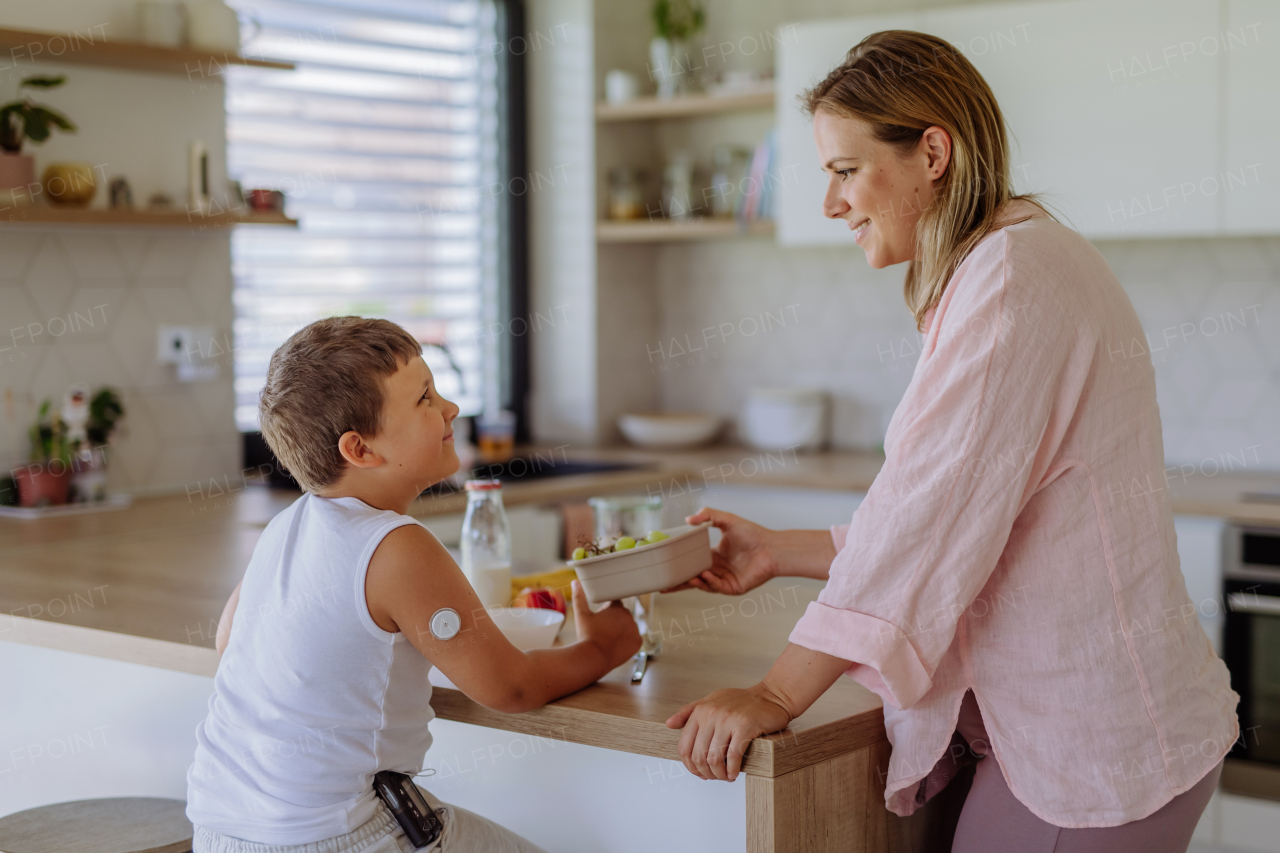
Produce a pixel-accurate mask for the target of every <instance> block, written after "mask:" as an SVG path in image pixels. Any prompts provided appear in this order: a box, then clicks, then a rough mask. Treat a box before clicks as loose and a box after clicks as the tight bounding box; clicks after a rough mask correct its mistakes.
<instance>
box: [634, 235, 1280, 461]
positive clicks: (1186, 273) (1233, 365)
mask: <svg viewBox="0 0 1280 853" xmlns="http://www.w3.org/2000/svg"><path fill="white" fill-rule="evenodd" d="M1095 245H1096V246H1097V248H1098V249H1099V251H1100V252H1101V253H1102V254H1103V256H1104V257H1105V258H1106V260H1107V262H1108V263H1109V264H1110V265H1111V267H1112V269H1113V270H1114V271H1115V273H1116V277H1117V278H1118V279H1119V280H1120V282H1121V284H1122V285H1123V286H1124V287H1125V290H1126V291H1127V292H1128V294H1129V296H1130V298H1131V299H1132V300H1133V303H1134V307H1135V309H1136V310H1137V313H1138V317H1139V319H1140V320H1141V322H1142V326H1143V330H1144V332H1145V334H1146V341H1145V342H1142V343H1141V344H1140V348H1141V349H1143V350H1145V351H1146V352H1147V353H1149V355H1150V357H1151V359H1152V362H1153V365H1154V368H1155V373H1156V388H1157V397H1158V400H1159V403H1160V413H1161V418H1162V422H1163V426H1164V442H1165V455H1166V458H1167V459H1168V460H1169V462H1170V463H1171V464H1184V463H1189V464H1193V465H1195V466H1197V467H1198V468H1202V469H1203V470H1205V471H1206V473H1210V472H1212V471H1213V469H1214V466H1216V465H1222V466H1224V467H1226V466H1231V467H1234V468H1236V469H1237V470H1238V469H1239V467H1240V463H1241V460H1246V461H1247V467H1249V468H1251V469H1257V468H1261V469H1268V470H1280V238H1214V239H1209V238H1205V239H1194V240H1190V239H1188V240H1125V241H1118V240H1117V241H1099V242H1097V243H1095ZM660 251H661V252H662V253H663V257H662V260H661V262H660V268H661V269H662V271H663V276H662V283H661V290H660V293H661V302H660V304H661V319H660V321H659V324H660V328H659V330H658V333H657V334H656V335H655V337H654V341H653V342H651V344H650V346H649V350H650V354H648V355H646V353H644V352H640V353H638V354H637V356H636V358H637V359H644V358H648V360H649V362H650V364H649V366H650V368H651V370H652V371H653V372H654V373H655V375H656V376H657V377H658V390H659V400H660V405H661V406H662V407H663V408H665V409H668V410H673V411H703V410H709V411H714V412H718V413H720V414H723V415H725V416H726V417H730V418H736V417H737V415H738V413H739V412H740V411H741V409H742V405H743V402H744V401H745V399H746V396H747V392H748V390H749V389H750V388H752V387H758V386H778V385H781V386H789V387H795V386H800V385H803V386H809V387H816V388H821V389H823V390H826V391H828V392H829V393H830V394H831V395H832V397H833V398H834V417H833V423H832V432H833V436H832V437H833V443H834V444H835V445H836V446H837V447H853V448H871V447H875V446H876V445H877V444H878V443H879V442H881V441H882V440H883V438H884V431H885V428H886V427H887V426H888V423H889V418H890V416H891V415H892V414H893V410H894V407H896V406H897V404H898V401H899V400H900V399H901V398H902V394H903V391H904V390H905V389H906V387H907V383H908V382H909V381H910V379H911V373H912V371H913V370H914V368H915V363H916V360H917V358H918V357H919V343H920V336H919V334H918V333H917V332H916V331H915V327H914V324H913V323H912V320H911V316H910V314H908V313H907V310H906V307H905V306H904V304H903V301H902V276H903V274H904V272H905V268H904V267H902V266H898V267H890V268H888V269H883V270H873V269H871V268H869V267H868V266H867V263H866V260H865V258H864V257H863V255H862V253H861V251H859V250H857V249H856V248H855V249H846V248H819V249H787V248H782V247H779V246H777V245H775V244H773V243H770V242H768V241H762V240H749V241H736V242H733V241H724V242H720V243H715V244H705V245H689V246H675V245H673V246H668V247H664V248H663V249H661V250H660ZM783 306H794V308H788V311H789V312H793V313H792V314H789V315H788V316H794V318H795V320H794V322H790V323H788V324H786V325H785V326H784V325H782V324H774V327H773V328H772V329H771V330H768V331H761V332H759V333H757V334H754V335H752V336H750V337H748V336H746V335H744V334H742V333H741V332H744V331H750V330H751V327H752V324H751V323H750V322H749V319H750V318H752V317H757V318H758V317H760V316H761V313H762V312H767V311H772V312H773V313H774V314H775V315H776V314H777V313H778V312H779V310H780V309H781V308H782V307H783ZM744 321H747V322H745V327H744ZM722 324H725V325H724V328H726V329H727V328H729V327H730V326H732V327H733V328H735V329H736V330H737V331H738V333H737V334H733V335H729V336H728V337H726V338H722V337H720V336H718V335H716V334H715V333H714V332H712V333H711V340H710V342H706V343H703V346H704V348H705V349H704V352H702V353H698V354H697V355H698V357H689V356H684V355H680V354H677V355H675V356H673V355H671V346H670V341H671V340H672V339H675V340H677V341H684V340H685V338H686V336H688V337H689V339H691V340H693V341H694V342H695V343H698V342H699V340H700V335H701V334H702V330H703V329H708V328H710V329H716V328H719V327H720V326H721V325H722ZM659 342H661V344H662V345H661V346H659ZM652 353H657V354H656V355H653V354H652ZM708 353H709V354H713V355H715V356H716V357H715V358H714V359H712V358H708V357H706V356H707V354H708ZM1115 357H1117V358H1124V357H1133V354H1132V353H1130V354H1127V355H1126V354H1120V353H1117V354H1116V356H1115Z"/></svg>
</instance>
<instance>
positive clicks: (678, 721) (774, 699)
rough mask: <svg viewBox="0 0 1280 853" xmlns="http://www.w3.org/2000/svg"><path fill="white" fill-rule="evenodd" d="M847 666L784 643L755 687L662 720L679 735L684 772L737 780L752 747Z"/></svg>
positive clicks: (713, 697) (715, 696)
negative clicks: (680, 730) (743, 761)
mask: <svg viewBox="0 0 1280 853" xmlns="http://www.w3.org/2000/svg"><path fill="white" fill-rule="evenodd" d="M849 666H850V663H849V661H847V660H841V659H840V658H837V657H833V656H832V655H828V654H825V653H823V652H815V651H814V650H812V649H806V648H805V647H804V646H797V645H795V644H794V643H788V644H787V647H786V648H785V649H783V651H782V654H781V655H780V656H779V657H778V659H777V660H776V661H774V664H773V667H772V668H771V669H770V670H769V674H768V675H766V676H765V677H764V680H763V681H761V682H760V683H759V684H757V685H755V686H754V687H748V688H747V689H746V690H732V689H726V690H717V691H715V692H714V693H711V694H709V695H708V696H706V698H703V699H699V700H698V701H697V702H690V703H689V704H688V705H685V706H684V707H683V708H681V709H680V710H679V711H677V712H676V713H674V714H672V715H671V717H670V719H668V720H667V728H670V729H680V728H683V729H684V733H683V734H681V735H680V759H681V760H682V761H683V762H684V766H685V767H686V768H688V770H689V772H690V773H692V774H693V775H695V776H697V777H698V778H699V779H721V780H723V781H725V782H732V781H733V780H734V779H737V778H738V772H739V771H740V770H741V769H742V757H743V755H744V754H745V753H746V751H747V747H749V746H750V745H751V741H753V740H755V739H756V738H757V737H759V736H760V735H763V734H769V733H770V732H778V731H782V730H783V729H784V728H786V727H787V725H788V724H790V722H791V721H792V720H794V719H795V718H796V717H798V716H800V715H801V714H803V713H804V712H805V711H807V710H808V709H809V706H810V705H812V704H813V703H814V702H816V701H817V700H818V697H819V696H821V695H822V694H823V693H826V692H827V689H828V688H830V687H831V685H832V684H835V682H836V679H837V678H839V677H840V676H841V675H842V674H844V672H845V671H846V670H848V669H849Z"/></svg>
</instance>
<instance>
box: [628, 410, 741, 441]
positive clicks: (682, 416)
mask: <svg viewBox="0 0 1280 853" xmlns="http://www.w3.org/2000/svg"><path fill="white" fill-rule="evenodd" d="M723 423H724V421H723V419H722V418H721V417H720V416H719V415H711V414H705V413H701V412H687V413H680V412H654V413H651V414H628V415H620V416H619V417H618V429H620V430H622V434H623V436H625V437H626V439H627V441H629V442H631V443H632V444H634V445H636V446H637V447H649V448H653V449H655V450H680V449H683V448H688V447H699V446H701V445H703V444H706V443H707V442H709V441H711V440H712V439H713V438H715V437H716V434H717V433H719V432H720V427H721V425H722V424H723Z"/></svg>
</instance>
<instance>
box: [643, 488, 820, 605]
mask: <svg viewBox="0 0 1280 853" xmlns="http://www.w3.org/2000/svg"><path fill="white" fill-rule="evenodd" d="M705 521H710V522H711V523H712V524H713V525H714V526H715V527H716V528H717V529H719V531H720V533H721V536H720V544H718V545H717V546H716V548H715V550H713V551H712V552H711V568H709V569H707V570H706V571H704V572H703V573H702V574H700V575H698V576H697V577H696V578H693V579H692V580H690V581H688V582H686V583H682V584H680V585H679V586H676V587H672V588H671V589H669V590H666V591H667V592H677V591H679V590H682V589H701V590H705V591H707V592H719V593H722V594H724V595H742V594H743V593H746V592H750V591H751V590H753V589H755V588H756V587H758V586H760V584H762V583H764V582H765V581H768V580H770V579H771V578H775V577H783V576H786V577H810V578H818V579H819V580H826V579H827V571H828V569H829V568H830V567H831V561H832V560H834V559H835V556H836V549H835V544H834V543H833V542H832V541H831V534H830V532H828V531H826V530H770V529H768V528H767V527H761V526H760V525H759V524H756V523H755V522H752V521H747V520H746V519H745V518H742V517H740V516H737V515H734V514H733V513H730V512H722V511H720V510H718V509H711V508H710V507H705V508H703V509H701V510H699V511H698V512H697V513H696V514H695V515H691V516H689V517H688V518H686V519H685V523H687V524H702V523H703V522H705Z"/></svg>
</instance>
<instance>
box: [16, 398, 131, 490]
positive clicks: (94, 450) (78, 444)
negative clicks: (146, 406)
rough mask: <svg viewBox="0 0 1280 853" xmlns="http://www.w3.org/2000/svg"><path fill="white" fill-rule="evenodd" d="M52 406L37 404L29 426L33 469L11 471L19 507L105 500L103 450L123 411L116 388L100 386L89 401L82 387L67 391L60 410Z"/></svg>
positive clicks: (46, 401)
mask: <svg viewBox="0 0 1280 853" xmlns="http://www.w3.org/2000/svg"><path fill="white" fill-rule="evenodd" d="M52 407H53V403H52V401H51V400H47V399H46V400H45V401H44V402H43V403H41V404H40V410H39V412H38V414H37V416H36V422H35V423H34V424H33V425H32V426H31V464H29V465H27V466H26V467H24V468H17V469H15V470H14V471H13V479H14V480H15V482H16V483H17V486H18V499H19V503H20V504H21V505H22V506H48V505H56V504H63V503H66V502H67V501H68V499H73V500H75V501H81V502H83V501H97V500H103V499H104V498H106V449H107V444H108V442H110V440H111V436H112V434H113V433H114V432H115V430H116V427H117V426H118V424H119V422H120V420H121V419H122V418H123V417H124V406H123V405H122V404H121V402H120V395H119V392H117V391H116V390H115V389H114V388H111V387H109V386H108V387H103V388H100V389H99V390H98V393H96V394H94V395H93V396H92V397H90V396H89V392H88V389H87V388H85V387H84V386H82V385H73V386H72V387H71V389H70V390H68V391H67V394H66V397H65V399H64V401H63V405H62V411H61V412H59V413H58V414H53V413H52Z"/></svg>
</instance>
